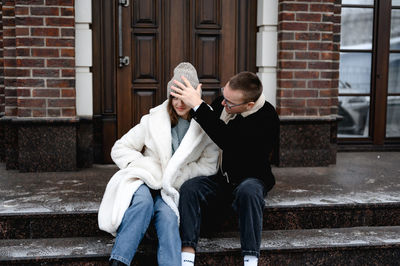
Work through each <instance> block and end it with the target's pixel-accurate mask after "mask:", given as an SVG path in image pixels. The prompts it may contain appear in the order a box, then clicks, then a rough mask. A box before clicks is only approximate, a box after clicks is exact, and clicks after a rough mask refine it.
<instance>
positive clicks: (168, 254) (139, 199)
mask: <svg viewBox="0 0 400 266" xmlns="http://www.w3.org/2000/svg"><path fill="white" fill-rule="evenodd" d="M153 217H154V225H155V228H156V231H157V236H158V250H157V260H158V265H171V266H176V265H181V239H180V236H179V225H178V219H177V217H176V215H175V213H174V212H173V211H172V209H171V208H170V207H169V206H168V205H167V204H166V203H165V202H164V200H163V199H162V198H161V196H160V195H159V194H158V195H156V196H155V197H154V199H153V197H152V195H151V193H150V189H149V188H148V187H147V186H146V185H144V184H143V185H141V186H140V187H139V189H138V190H137V191H136V192H135V194H134V195H133V197H132V201H131V205H130V206H129V208H128V209H127V210H126V212H125V214H124V217H123V218H122V222H121V225H120V226H119V227H118V230H117V237H116V239H115V244H114V247H113V249H112V251H111V257H110V259H115V260H119V261H121V262H123V263H125V264H127V265H130V263H131V261H132V259H133V257H134V255H135V253H136V250H137V248H138V246H139V244H140V241H141V240H142V238H143V236H144V234H145V233H146V230H147V228H148V227H149V224H150V221H151V220H152V219H153Z"/></svg>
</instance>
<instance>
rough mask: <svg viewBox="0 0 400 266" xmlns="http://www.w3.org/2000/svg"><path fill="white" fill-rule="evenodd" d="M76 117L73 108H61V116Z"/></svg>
mask: <svg viewBox="0 0 400 266" xmlns="http://www.w3.org/2000/svg"><path fill="white" fill-rule="evenodd" d="M75 115H76V113H75V108H73V109H72V108H69V109H65V108H63V109H62V116H66V117H72V116H75Z"/></svg>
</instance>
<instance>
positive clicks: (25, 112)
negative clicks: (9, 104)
mask: <svg viewBox="0 0 400 266" xmlns="http://www.w3.org/2000/svg"><path fill="white" fill-rule="evenodd" d="M31 116H32V110H31V109H27V108H18V117H31Z"/></svg>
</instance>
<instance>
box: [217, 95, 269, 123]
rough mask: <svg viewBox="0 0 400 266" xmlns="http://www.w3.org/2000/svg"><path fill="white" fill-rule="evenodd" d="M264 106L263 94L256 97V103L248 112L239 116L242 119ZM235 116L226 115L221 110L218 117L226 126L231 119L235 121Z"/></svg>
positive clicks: (226, 113)
mask: <svg viewBox="0 0 400 266" xmlns="http://www.w3.org/2000/svg"><path fill="white" fill-rule="evenodd" d="M264 104H265V96H264V94H263V93H261V95H260V97H258V99H257V101H256V102H255V103H254V106H253V108H251V109H250V110H248V111H246V112H243V113H241V114H240V115H241V116H243V117H247V116H249V115H251V114H254V113H255V112H257V111H258V110H260V109H261V108H262V107H263V106H264ZM236 115H237V114H228V112H226V110H225V108H223V109H222V113H221V116H220V117H219V118H220V119H221V120H222V121H224V122H225V124H228V122H229V121H230V120H232V119H235V117H236Z"/></svg>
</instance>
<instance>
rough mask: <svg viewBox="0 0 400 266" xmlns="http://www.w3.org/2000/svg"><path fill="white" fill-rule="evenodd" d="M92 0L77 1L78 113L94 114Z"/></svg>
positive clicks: (76, 63) (76, 75)
mask: <svg viewBox="0 0 400 266" xmlns="http://www.w3.org/2000/svg"><path fill="white" fill-rule="evenodd" d="M91 23H92V0H76V1H75V71H76V74H75V78H76V114H77V116H80V117H92V116H93V75H92V73H91V72H90V67H91V66H92V30H91V29H90V24H91Z"/></svg>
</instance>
